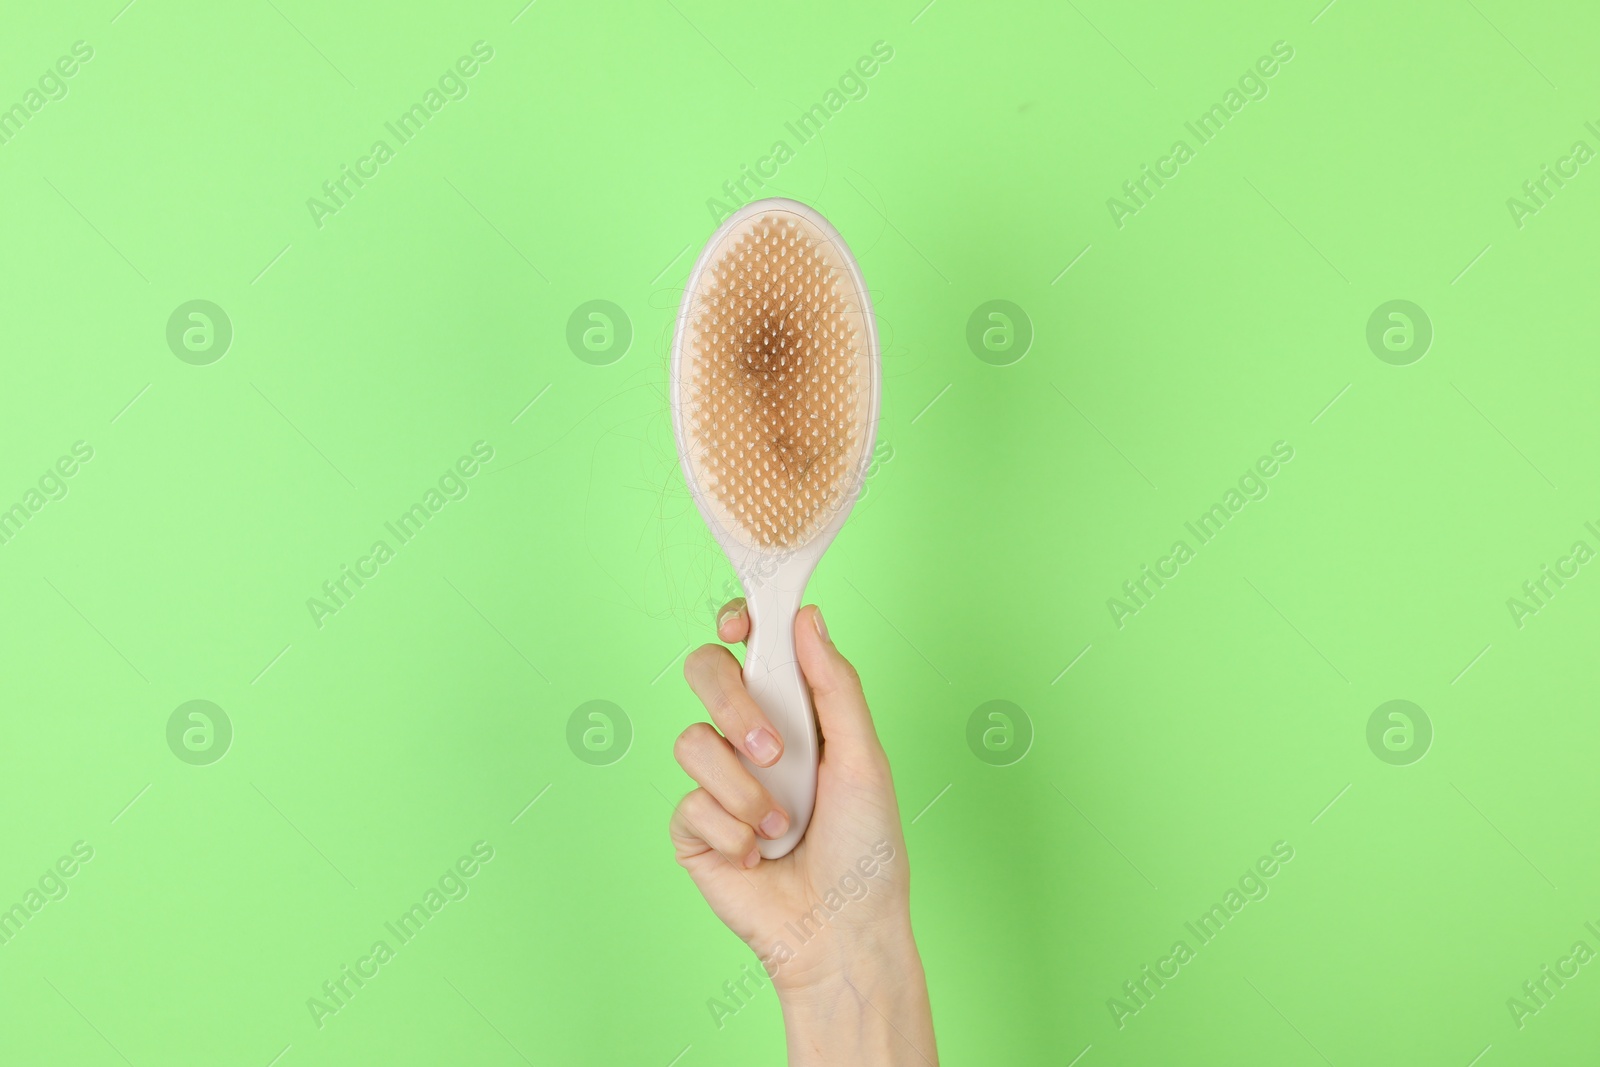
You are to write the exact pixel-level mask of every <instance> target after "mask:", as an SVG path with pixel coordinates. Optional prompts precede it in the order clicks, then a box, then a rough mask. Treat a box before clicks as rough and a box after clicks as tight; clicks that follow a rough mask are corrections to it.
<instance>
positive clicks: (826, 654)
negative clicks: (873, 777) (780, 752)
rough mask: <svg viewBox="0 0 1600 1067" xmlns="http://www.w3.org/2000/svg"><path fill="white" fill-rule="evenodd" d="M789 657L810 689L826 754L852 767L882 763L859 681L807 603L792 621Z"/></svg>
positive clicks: (880, 747)
mask: <svg viewBox="0 0 1600 1067" xmlns="http://www.w3.org/2000/svg"><path fill="white" fill-rule="evenodd" d="M794 645H795V654H796V656H797V657H798V658H799V660H800V670H801V671H803V672H804V673H805V676H806V682H807V684H809V685H810V686H811V699H812V702H813V703H814V704H815V705H816V709H817V726H818V728H819V729H820V730H821V732H822V737H823V740H824V741H826V742H827V745H828V754H829V755H832V756H834V757H842V758H844V759H845V760H847V761H850V762H854V761H856V760H858V759H875V760H881V759H884V758H885V757H884V754H883V745H882V744H881V743H880V742H879V741H878V731H877V730H876V729H875V728H874V727H873V725H872V712H871V711H870V710H868V708H867V698H866V696H865V694H863V693H862V691H861V676H860V675H858V674H857V673H856V669H855V668H854V667H852V666H851V665H850V661H849V660H847V659H845V658H844V656H843V655H842V654H841V653H840V652H839V650H838V648H836V647H835V646H834V643H833V641H832V640H831V639H830V638H829V637H828V627H827V624H826V623H824V622H823V621H822V611H821V609H819V608H818V607H817V606H816V605H815V604H808V605H806V606H805V607H803V608H801V609H800V612H799V614H798V615H796V616H795V626H794Z"/></svg>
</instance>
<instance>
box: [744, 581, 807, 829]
mask: <svg viewBox="0 0 1600 1067" xmlns="http://www.w3.org/2000/svg"><path fill="white" fill-rule="evenodd" d="M747 584H748V585H753V586H754V588H747V589H746V591H745V604H746V606H747V610H748V611H749V614H750V639H749V644H748V645H747V647H746V651H745V657H744V684H745V688H746V689H748V690H749V691H750V695H751V696H752V697H754V698H755V702H756V704H757V705H759V706H760V708H761V710H762V711H764V712H766V714H767V718H768V719H769V720H770V721H771V722H772V725H773V726H774V727H775V728H776V729H777V731H778V736H779V737H780V738H782V740H783V755H782V756H780V757H779V758H778V762H777V763H774V764H773V765H772V766H771V767H757V766H756V765H755V764H754V763H751V762H750V760H749V759H748V758H747V757H746V756H745V755H744V753H743V752H741V753H740V754H739V758H740V759H741V760H743V761H744V765H745V766H746V767H747V768H749V770H750V773H751V774H754V775H755V777H756V781H758V782H760V783H761V784H762V785H764V786H766V788H767V791H768V792H769V793H771V794H772V798H773V799H774V800H776V801H777V802H778V804H779V805H780V806H781V807H782V808H783V810H784V811H785V812H787V813H788V815H789V829H788V830H786V831H785V832H784V834H783V836H782V837H778V838H770V839H769V838H765V837H762V836H760V835H759V834H758V835H757V836H756V847H757V848H759V849H760V850H761V855H762V856H763V857H764V858H766V859H769V860H775V859H779V858H781V857H783V856H787V855H788V854H789V853H790V852H791V851H792V850H793V849H794V846H795V845H797V844H799V842H800V838H801V837H802V836H803V835H804V834H805V832H806V827H807V826H808V825H810V823H811V811H812V808H813V807H815V805H816V802H817V757H818V746H817V716H816V711H815V709H814V708H813V707H812V704H811V687H810V686H808V685H807V684H806V679H805V675H804V674H802V673H801V671H800V663H799V660H797V659H796V658H795V649H794V617H795V613H796V612H798V611H799V610H800V599H801V596H802V595H803V594H804V592H805V586H804V584H803V583H802V584H801V585H800V587H799V588H798V589H796V588H785V587H784V586H783V585H782V584H780V583H773V584H762V585H756V584H755V583H747Z"/></svg>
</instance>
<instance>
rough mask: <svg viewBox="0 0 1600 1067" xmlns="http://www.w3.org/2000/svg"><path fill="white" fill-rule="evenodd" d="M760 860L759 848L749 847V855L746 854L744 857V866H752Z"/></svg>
mask: <svg viewBox="0 0 1600 1067" xmlns="http://www.w3.org/2000/svg"><path fill="white" fill-rule="evenodd" d="M760 862H761V850H760V849H759V848H753V849H751V850H750V855H748V856H746V857H745V858H744V865H745V866H746V867H754V866H755V865H756V864H758V863H760Z"/></svg>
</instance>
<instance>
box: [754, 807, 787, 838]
mask: <svg viewBox="0 0 1600 1067" xmlns="http://www.w3.org/2000/svg"><path fill="white" fill-rule="evenodd" d="M788 828H789V816H787V815H785V814H784V813H783V812H781V811H777V810H773V811H769V812H767V817H766V818H765V819H762V820H761V832H762V833H763V834H765V835H766V836H767V837H778V836H780V835H781V834H782V833H783V832H784V831H785V830H787V829H788Z"/></svg>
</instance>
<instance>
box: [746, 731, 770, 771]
mask: <svg viewBox="0 0 1600 1067" xmlns="http://www.w3.org/2000/svg"><path fill="white" fill-rule="evenodd" d="M744 747H745V749H746V751H748V752H749V753H750V758H751V759H753V760H755V761H756V762H757V763H759V764H760V765H761V766H763V767H765V766H767V765H768V764H769V763H771V762H772V761H773V760H775V759H777V758H778V739H777V738H776V737H774V736H772V731H771V730H769V729H767V728H766V727H765V726H757V727H756V728H755V729H754V730H751V731H750V732H749V733H748V734H746V735H745V738H744Z"/></svg>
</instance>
